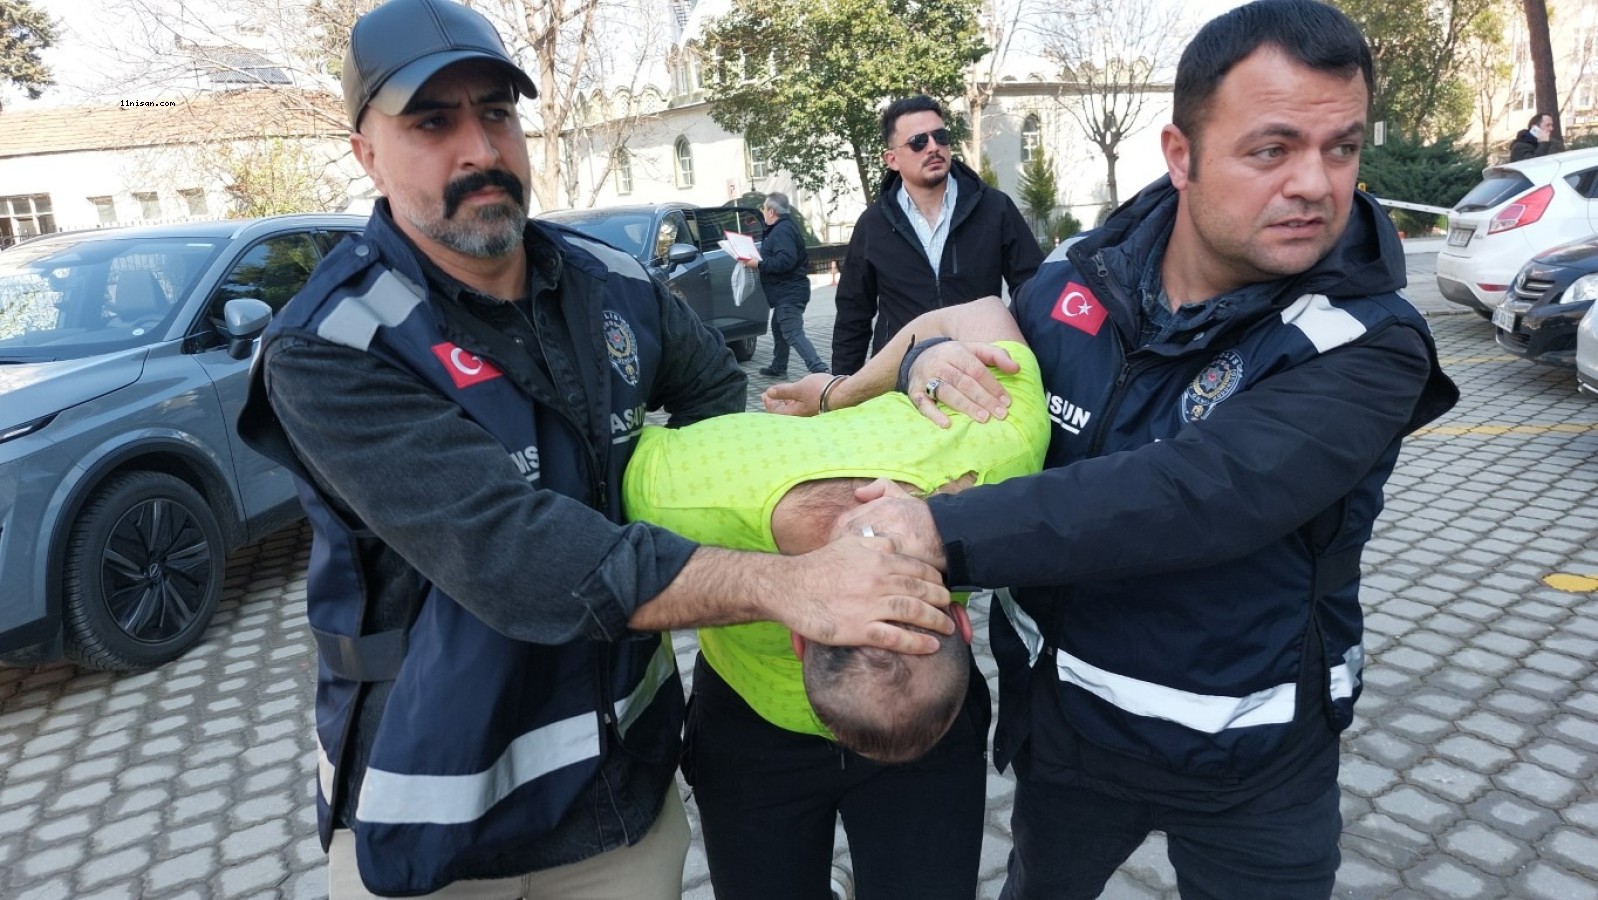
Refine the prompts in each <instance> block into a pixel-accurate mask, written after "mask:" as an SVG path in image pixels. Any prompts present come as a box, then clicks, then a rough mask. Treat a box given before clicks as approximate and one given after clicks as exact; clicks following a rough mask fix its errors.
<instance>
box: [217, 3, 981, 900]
mask: <svg viewBox="0 0 1598 900" xmlns="http://www.w3.org/2000/svg"><path fill="white" fill-rule="evenodd" d="M343 78H344V101H345V107H346V110H347V112H348V114H349V121H350V127H351V130H352V134H351V136H350V143H351V146H352V147H353V149H354V152H355V155H356V157H357V159H359V160H360V163H361V165H362V166H363V167H364V168H365V169H366V171H367V173H368V174H369V175H370V176H371V178H372V181H373V182H374V184H375V185H376V187H377V189H378V191H379V192H380V193H381V194H382V195H383V199H381V200H380V201H379V202H378V203H377V206H376V209H375V210H374V211H373V213H372V218H371V220H370V222H369V223H368V224H367V227H366V231H365V233H364V235H362V236H361V237H359V238H354V239H350V240H347V241H345V242H344V243H343V244H341V245H340V246H339V247H338V248H337V249H335V250H334V251H333V252H332V253H331V254H329V255H328V257H327V258H326V259H324V260H323V261H322V263H321V264H320V265H319V266H318V267H317V269H316V271H315V272H314V273H313V274H312V276H311V279H310V281H309V282H308V283H307V285H306V287H305V289H304V290H303V291H302V292H301V293H300V294H299V295H298V296H296V297H295V299H294V300H293V301H292V302H291V303H289V304H288V305H287V306H286V307H285V308H284V309H283V311H282V312H281V313H279V314H278V316H277V318H276V320H275V321H274V323H273V324H272V327H271V328H270V329H269V330H268V332H267V334H266V336H265V338H264V339H263V349H262V353H261V364H260V365H259V366H258V367H257V371H256V373H255V376H254V380H253V382H252V385H251V392H250V399H249V402H248V404H247V406H246V409H245V411H244V413H243V415H242V417H241V419H240V424H239V428H240V431H241V432H242V433H243V434H244V436H245V437H246V439H247V440H249V441H250V442H251V443H252V444H253V445H254V446H256V447H258V448H260V449H261V450H262V451H263V452H265V453H267V454H268V455H269V456H271V457H273V458H275V459H277V460H278V461H280V462H282V463H283V464H284V465H286V466H288V467H289V468H290V469H291V471H293V472H294V474H295V477H296V479H297V480H298V484H299V488H300V496H301V500H302V502H303V504H304V506H305V510H306V513H307V517H308V518H309V520H310V522H311V526H312V529H313V534H314V545H313V548H312V554H311V563H310V567H309V570H308V573H307V586H306V607H307V614H308V617H309V619H310V625H311V631H312V634H313V636H314V638H315V640H316V642H317V648H318V661H319V671H318V681H317V703H316V732H317V744H318V751H319V752H318V775H319V777H318V780H317V807H318V814H319V815H318V818H319V822H320V828H321V835H322V840H323V845H324V847H326V848H328V849H329V859H330V863H329V872H330V881H331V889H330V893H331V894H332V896H333V898H335V900H340V898H346V897H367V896H442V897H473V898H477V897H483V898H490V897H492V898H498V897H505V898H518V897H540V898H560V897H576V896H581V897H584V898H616V900H651V898H658V900H667V898H677V897H679V896H680V895H681V883H682V865H683V860H684V857H685V854H686V851H687V847H688V840H689V833H688V825H687V820H686V817H685V815H684V812H683V808H682V802H681V799H680V797H679V795H678V792H677V789H676V786H675V782H674V777H673V776H674V771H675V769H676V762H677V756H678V745H679V739H680V733H681V726H682V714H683V708H682V707H683V698H682V688H681V685H680V683H679V681H678V677H677V672H676V666H675V662H674V656H673V654H672V649H671V645H670V642H669V641H665V640H663V639H662V637H661V635H660V634H659V632H660V631H661V630H662V629H664V628H671V627H687V626H697V625H712V624H723V623H732V622H742V621H750V620H756V619H772V620H776V621H779V622H782V623H783V624H784V625H787V626H788V627H789V628H791V629H792V630H794V631H797V632H799V633H800V634H803V635H805V636H807V637H810V638H811V639H813V640H823V641H827V642H829V643H832V644H866V645H873V646H882V647H887V648H891V649H899V650H905V651H909V652H932V651H933V650H934V649H936V643H937V642H936V641H935V640H934V639H933V638H932V637H930V636H929V635H925V634H918V633H914V632H912V631H909V630H906V629H903V628H900V627H898V626H897V625H895V624H890V623H895V622H903V623H908V624H912V625H919V626H921V627H924V628H928V629H937V630H939V631H941V632H943V633H948V632H949V631H950V630H951V629H952V627H953V626H952V625H951V624H950V621H951V620H950V619H949V617H948V616H947V615H945V614H944V613H943V612H942V611H941V609H939V608H938V607H941V606H943V605H946V604H947V602H948V594H947V592H946V591H945V590H944V588H943V587H942V583H941V578H940V577H939V576H938V574H937V573H936V571H935V570H933V569H931V567H929V566H926V565H924V564H922V563H920V562H918V561H914V560H910V559H908V558H905V557H903V556H900V555H898V554H896V553H895V552H893V550H892V546H891V542H890V541H889V540H888V539H885V538H881V537H873V538H866V537H852V538H849V539H846V540H842V541H839V542H837V543H834V544H832V545H829V546H828V547H826V548H823V549H821V550H818V551H815V552H814V553H811V554H807V555H805V556H801V557H782V556H777V555H772V554H757V553H735V552H732V551H724V550H716V549H712V548H704V547H699V546H697V545H695V544H693V543H692V542H690V541H687V540H685V539H683V538H681V537H679V536H677V535H674V534H672V533H670V532H667V531H664V530H661V529H659V528H655V527H653V526H649V525H644V524H624V523H623V516H622V510H621V501H620V486H621V482H622V478H621V474H622V470H623V468H624V466H625V465H626V462H627V459H628V457H629V456H630V454H631V452H632V448H633V445H634V443H635V441H636V439H637V436H638V432H639V430H640V429H641V428H642V425H643V413H644V411H645V410H652V409H659V408H664V409H666V410H667V411H668V413H669V414H670V416H671V421H672V422H673V423H674V424H684V423H688V422H693V421H695V420H698V419H703V418H706V417H709V416H713V415H718V414H721V413H725V412H732V411H736V410H741V409H743V408H744V389H745V383H744V376H743V374H742V373H741V371H740V370H739V368H738V366H737V365H736V363H735V362H734V361H733V359H732V356H731V354H730V352H729V351H727V349H726V348H725V346H724V345H723V344H722V341H721V339H720V337H719V336H718V335H716V334H715V333H714V332H713V331H711V330H709V329H708V328H706V327H705V326H704V325H702V324H701V323H700V322H699V321H698V319H697V318H696V317H695V316H694V314H693V312H692V311H691V310H690V309H689V308H688V307H687V306H686V305H684V304H682V303H681V302H679V301H677V300H675V299H673V298H672V296H671V295H670V293H668V292H667V291H666V290H665V289H664V287H663V286H662V285H661V284H660V283H659V282H657V281H655V280H653V279H651V278H650V277H649V276H648V275H647V274H646V273H645V272H644V270H643V269H642V268H641V267H640V266H639V264H638V263H637V262H636V261H634V260H633V259H632V258H631V257H629V256H627V255H626V254H624V253H621V252H620V251H617V250H615V249H614V248H611V247H609V246H607V245H605V244H602V243H599V242H596V241H593V240H591V239H587V238H585V237H583V236H581V235H579V234H576V233H574V232H570V231H566V230H563V229H560V228H558V227H555V226H551V225H546V224H544V223H540V222H530V221H529V220H528V218H527V207H528V197H527V188H526V183H527V179H528V177H529V174H530V169H529V163H528V156H527V142H526V136H525V133H524V132H523V130H522V127H521V124H520V121H519V119H518V117H517V113H516V101H517V98H518V97H519V96H520V97H532V96H535V95H536V89H535V87H534V85H533V83H532V81H531V79H529V78H528V76H527V74H526V73H525V72H524V71H523V70H522V69H521V68H520V67H519V66H518V65H517V64H516V62H515V61H514V60H513V59H512V58H511V56H510V54H509V53H508V52H507V51H506V49H505V46H504V44H503V42H502V41H501V39H500V37H499V35H498V34H497V33H496V32H495V30H494V28H493V26H491V25H490V24H489V23H488V21H487V20H485V19H484V18H483V17H482V16H481V15H479V14H478V13H476V12H473V11H472V10H470V9H467V8H466V7H463V6H460V5H458V4H456V3H453V2H450V0H390V2H388V3H385V4H383V5H382V6H379V7H378V8H377V9H375V10H373V11H372V12H370V13H368V14H367V15H365V16H363V17H362V18H361V19H360V20H359V21H358V22H357V23H356V25H355V27H354V29H353V31H352V32H351V35H350V48H349V53H348V55H347V56H346V57H345V62H344V73H343Z"/></svg>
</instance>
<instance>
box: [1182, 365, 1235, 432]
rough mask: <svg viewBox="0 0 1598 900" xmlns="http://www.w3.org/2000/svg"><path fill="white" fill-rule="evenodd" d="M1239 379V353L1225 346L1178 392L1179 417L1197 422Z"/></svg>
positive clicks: (1232, 389)
mask: <svg viewBox="0 0 1598 900" xmlns="http://www.w3.org/2000/svg"><path fill="white" fill-rule="evenodd" d="M1242 381H1243V357H1241V356H1239V355H1237V351H1235V350H1227V351H1226V352H1224V353H1222V354H1220V355H1219V356H1217V357H1215V358H1214V359H1212V360H1210V364H1209V365H1207V366H1205V367H1204V370H1203V371H1202V372H1199V373H1198V377H1197V378H1195V379H1193V383H1192V384H1190V385H1188V386H1187V391H1186V392H1184V393H1183V394H1182V418H1183V420H1185V421H1188V422H1197V421H1199V420H1200V419H1203V418H1205V417H1206V416H1208V415H1209V414H1210V410H1212V409H1214V408H1215V404H1217V403H1220V402H1221V401H1222V400H1225V399H1226V398H1227V397H1230V396H1232V394H1233V393H1234V392H1236V391H1237V386H1238V385H1239V384H1240V383H1242Z"/></svg>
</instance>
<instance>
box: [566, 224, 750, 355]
mask: <svg viewBox="0 0 1598 900" xmlns="http://www.w3.org/2000/svg"><path fill="white" fill-rule="evenodd" d="M538 218H540V219H548V220H549V221H551V222H558V223H560V224H562V225H565V226H567V227H568V228H575V229H577V230H578V231H581V232H583V233H584V234H588V235H591V236H593V237H596V238H599V239H600V240H602V241H604V242H605V243H607V244H610V245H612V246H614V247H619V248H621V249H622V250H625V251H627V252H628V253H629V254H631V255H632V256H633V257H635V258H636V259H637V260H638V261H639V262H641V263H643V264H644V265H645V266H646V267H648V268H649V270H650V271H652V272H654V273H655V274H656V275H658V276H660V277H661V278H662V279H663V280H664V281H665V282H666V285H667V286H668V287H670V288H671V291H672V293H674V294H676V295H677V296H678V297H681V298H682V299H683V300H685V301H687V303H688V305H689V306H690V307H692V308H693V311H694V312H696V313H698V314H699V318H700V320H702V321H703V322H704V323H705V324H707V325H709V326H711V327H712V328H715V329H716V330H717V331H720V332H721V334H722V337H724V338H726V340H727V345H728V346H729V347H731V348H732V352H733V355H734V356H736V357H737V358H738V361H739V362H748V361H749V359H750V358H751V357H753V356H754V355H755V342H756V339H757V338H759V337H760V335H762V334H765V333H766V319H767V314H768V313H769V311H770V308H769V307H768V306H767V305H766V297H765V294H763V293H761V290H760V285H759V279H755V289H754V294H753V295H752V296H750V297H749V298H748V299H746V300H744V301H743V302H742V303H739V302H738V301H737V300H736V298H734V297H733V290H732V268H733V266H734V265H736V263H735V262H734V260H733V259H732V257H730V256H728V255H727V253H726V251H724V250H722V249H721V248H720V247H719V246H717V243H716V242H717V241H719V240H721V239H722V236H723V233H724V232H726V231H740V232H743V233H744V234H747V235H751V236H753V237H754V238H755V240H757V241H758V240H759V239H760V238H761V237H762V236H764V235H765V233H766V222H765V219H763V218H762V217H761V215H760V211H759V210H757V209H751V208H749V207H745V206H689V205H687V204H683V203H651V204H639V205H634V206H609V207H602V208H596V209H567V210H558V211H554V212H546V213H539V215H538ZM751 274H752V273H751Z"/></svg>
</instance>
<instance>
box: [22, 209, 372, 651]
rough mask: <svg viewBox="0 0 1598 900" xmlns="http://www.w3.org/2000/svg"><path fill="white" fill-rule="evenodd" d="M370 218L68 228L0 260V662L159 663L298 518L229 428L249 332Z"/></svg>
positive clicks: (286, 484) (195, 635)
mask: <svg viewBox="0 0 1598 900" xmlns="http://www.w3.org/2000/svg"><path fill="white" fill-rule="evenodd" d="M365 221H366V220H365V218H364V217H360V216H346V215H295V216H276V217H272V218H267V219H256V220H251V221H231V222H200V223H191V224H183V225H164V226H155V227H148V228H118V229H106V230H98V231H80V232H75V233H72V234H63V235H52V236H49V237H42V238H38V239H35V240H30V241H27V242H25V243H22V244H20V245H18V246H16V247H13V248H11V249H9V250H6V251H4V252H0V661H4V662H9V663H14V664H23V663H34V662H40V661H44V660H48V659H53V658H55V657H58V656H61V655H63V654H65V655H66V656H68V657H69V658H71V659H73V660H74V661H76V662H78V663H80V664H82V665H86V666H90V667H94V668H102V669H142V668H148V667H150V666H156V665H160V664H162V663H164V662H167V661H169V660H171V659H173V658H175V657H177V656H179V655H180V654H182V653H183V652H184V651H185V650H187V649H188V648H189V647H190V646H192V645H193V644H194V643H195V642H196V641H198V640H199V638H200V636H201V635H202V634H203V633H204V631H205V628H206V625H207V624H208V623H209V622H210V620H211V616H212V613H213V612H214V611H215V610H216V605H217V601H218V599H219V598H220V597H221V593H222V578H223V572H224V568H225V564H226V561H227V556H228V553H229V552H230V551H231V550H232V549H233V548H235V547H238V546H240V545H242V544H245V543H248V542H250V541H253V540H256V539H257V538H260V537H262V536H264V535H266V534H267V533H269V532H271V531H273V530H275V529H277V528H279V527H281V526H283V525H285V524H287V523H289V522H291V521H293V520H294V519H296V518H298V517H299V516H300V515H301V512H300V507H299V503H298V501H297V500H296V499H295V495H294V487H293V483H292V482H291V480H290V478H289V476H288V473H287V472H285V471H284V470H283V469H281V468H280V467H278V466H277V465H275V464H274V463H271V462H269V461H268V460H266V459H265V458H264V457H262V456H260V455H258V454H256V453H255V452H254V451H252V450H250V449H249V448H247V447H245V446H244V445H243V444H242V443H241V442H240V440H239V438H238V436H237V434H236V433H235V432H234V429H233V423H234V420H235V419H236V418H237V416H238V411H239V407H240V406H241V405H242V404H243V402H244V393H245V384H246V381H247V378H248V373H249V366H250V357H251V355H252V353H253V352H254V349H255V343H256V342H255V341H254V338H256V337H258V336H259V335H260V332H261V330H262V329H263V328H264V327H265V325H266V323H267V322H268V321H269V320H270V318H271V314H272V312H274V311H276V310H278V309H280V308H282V306H283V304H284V303H286V302H288V299H289V298H290V297H292V296H293V295H294V294H295V292H297V291H298V290H299V289H300V287H301V286H303V285H304V284H305V279H306V277H307V276H309V275H310V273H311V270H312V269H313V268H315V266H316V264H317V262H318V261H320V260H321V258H322V256H323V255H324V254H326V253H327V252H328V251H329V250H331V249H332V248H333V246H334V245H335V244H337V243H338V242H339V241H340V240H342V239H343V238H344V237H346V236H348V235H350V234H355V233H358V232H359V231H360V230H361V229H362V228H363V227H364V226H365Z"/></svg>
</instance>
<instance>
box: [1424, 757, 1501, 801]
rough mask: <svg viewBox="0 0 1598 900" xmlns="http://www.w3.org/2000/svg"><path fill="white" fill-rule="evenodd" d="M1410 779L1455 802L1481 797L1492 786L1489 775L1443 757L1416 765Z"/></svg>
mask: <svg viewBox="0 0 1598 900" xmlns="http://www.w3.org/2000/svg"><path fill="white" fill-rule="evenodd" d="M1408 780H1409V781H1411V782H1413V783H1415V784H1416V785H1419V786H1421V787H1424V788H1426V789H1428V790H1430V791H1431V792H1432V793H1435V794H1439V795H1441V796H1443V797H1445V798H1447V799H1449V800H1452V801H1453V802H1455V803H1464V802H1466V801H1468V800H1470V799H1471V798H1473V797H1479V796H1481V795H1482V794H1484V793H1486V792H1487V791H1488V790H1489V789H1490V788H1491V787H1492V783H1491V782H1489V781H1488V780H1487V776H1485V775H1482V774H1480V773H1477V772H1473V771H1471V770H1470V769H1467V768H1464V767H1461V766H1457V765H1455V764H1453V763H1451V762H1448V761H1446V760H1441V759H1430V760H1427V761H1425V762H1423V763H1421V764H1420V765H1418V766H1416V767H1414V768H1413V769H1411V770H1410V771H1409V778H1408Z"/></svg>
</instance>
